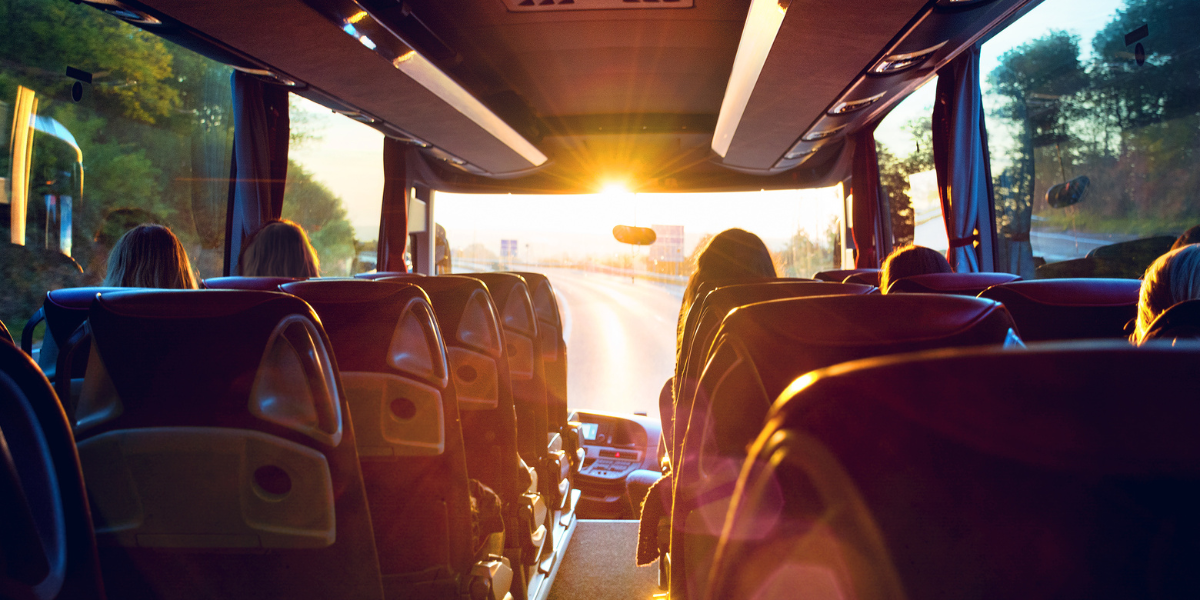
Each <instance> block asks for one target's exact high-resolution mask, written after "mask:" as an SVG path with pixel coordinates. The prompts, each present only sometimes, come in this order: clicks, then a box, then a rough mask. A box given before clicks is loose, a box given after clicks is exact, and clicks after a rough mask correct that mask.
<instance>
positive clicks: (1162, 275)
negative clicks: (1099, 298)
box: [1130, 244, 1200, 346]
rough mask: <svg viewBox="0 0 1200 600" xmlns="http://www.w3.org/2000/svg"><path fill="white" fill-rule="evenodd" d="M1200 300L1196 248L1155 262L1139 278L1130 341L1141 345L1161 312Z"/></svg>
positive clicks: (1198, 252) (1199, 247)
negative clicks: (1135, 314) (1184, 302)
mask: <svg viewBox="0 0 1200 600" xmlns="http://www.w3.org/2000/svg"><path fill="white" fill-rule="evenodd" d="M1198 298H1200V244H1189V245H1187V246H1183V247H1181V248H1176V249H1174V250H1172V251H1170V252H1168V253H1166V254H1164V255H1162V256H1160V257H1158V259H1156V260H1155V261H1154V262H1153V263H1151V264H1150V268H1148V269H1146V275H1145V276H1144V277H1143V278H1142V291H1141V294H1140V295H1139V297H1138V311H1137V323H1136V325H1135V327H1134V331H1133V335H1131V336H1130V341H1132V342H1133V343H1134V344H1137V345H1139V346H1140V345H1142V344H1143V343H1145V342H1146V341H1147V340H1146V335H1147V334H1148V333H1149V332H1150V325H1151V324H1153V323H1154V320H1155V319H1157V318H1158V316H1159V315H1161V314H1162V313H1163V312H1164V311H1166V310H1167V309H1168V308H1171V307H1172V306H1174V305H1176V304H1179V303H1180V302H1183V301H1185V300H1195V299H1198Z"/></svg>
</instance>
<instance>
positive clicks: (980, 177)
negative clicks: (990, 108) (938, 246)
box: [933, 45, 996, 273]
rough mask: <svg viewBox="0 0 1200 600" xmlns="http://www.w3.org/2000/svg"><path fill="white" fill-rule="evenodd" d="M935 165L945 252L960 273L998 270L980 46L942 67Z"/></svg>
mask: <svg viewBox="0 0 1200 600" xmlns="http://www.w3.org/2000/svg"><path fill="white" fill-rule="evenodd" d="M933 164H934V168H936V169H937V180H938V195H939V196H940V198H941V201H942V216H943V218H944V219H945V222H946V235H947V237H948V238H949V239H950V249H949V251H948V252H947V253H946V254H947V256H946V258H947V259H949V260H950V266H951V267H953V268H954V270H955V271H957V272H959V273H973V272H978V271H994V270H995V268H996V265H995V250H994V246H993V236H992V228H993V223H994V221H995V217H994V211H995V209H994V204H995V203H994V201H993V199H992V181H991V177H990V176H989V169H988V154H987V131H986V130H985V128H984V120H983V95H982V94H981V93H980V89H979V46H978V45H975V46H972V47H971V48H970V49H968V50H966V51H965V52H963V53H962V54H960V55H959V56H958V57H957V58H955V59H954V60H953V61H951V63H950V64H948V65H946V66H945V67H943V68H942V70H940V71H938V84H937V96H936V99H935V101H934V105H933Z"/></svg>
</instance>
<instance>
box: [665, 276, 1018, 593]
mask: <svg viewBox="0 0 1200 600" xmlns="http://www.w3.org/2000/svg"><path fill="white" fill-rule="evenodd" d="M1014 339H1015V336H1014V334H1013V322H1012V319H1011V318H1010V317H1009V316H1008V313H1007V312H1006V311H1005V310H1004V307H1003V306H1002V305H1000V304H999V303H998V302H994V301H991V300H983V299H980V298H964V297H960V296H951V295H932V294H921V295H916V294H910V295H874V294H869V295H858V296H820V297H812V298H795V299H787V300H773V301H769V302H760V303H757V304H750V305H747V306H742V307H740V308H738V309H737V310H735V311H733V312H732V313H730V314H729V315H728V316H727V317H726V318H725V320H724V321H723V322H722V324H721V327H720V330H719V331H718V332H717V336H716V339H715V341H714V343H713V347H712V350H711V351H710V352H709V359H708V363H707V365H706V366H705V369H704V373H703V375H702V376H701V379H700V382H699V386H698V388H697V390H696V392H695V394H694V395H693V402H692V410H691V418H690V420H689V422H688V424H687V429H686V433H685V434H684V438H683V440H682V444H681V445H680V450H679V455H678V457H677V458H678V460H677V463H676V471H675V478H676V482H675V493H674V505H673V516H672V521H671V532H672V533H671V535H672V538H671V555H672V557H671V558H672V569H673V571H675V572H677V573H678V574H677V575H676V576H673V577H672V581H671V584H672V589H673V590H676V589H679V588H678V587H676V586H687V587H686V589H688V590H689V592H688V597H689V598H694V597H695V596H696V594H694V593H693V592H694V590H695V589H696V586H697V585H701V584H702V581H703V577H704V574H706V573H707V560H708V559H709V558H711V551H712V549H713V546H714V544H715V541H716V536H717V535H718V534H719V533H720V526H721V522H722V519H723V517H722V516H720V515H723V514H724V511H725V508H726V506H727V504H726V501H727V499H728V498H729V496H730V494H731V493H732V483H733V481H734V480H735V479H736V477H737V472H738V470H739V469H740V467H741V464H742V461H743V459H744V457H745V453H746V448H747V446H748V444H749V443H750V442H752V441H753V440H754V438H755V437H756V436H757V435H758V432H759V431H760V430H761V429H762V426H763V421H764V417H765V416H766V414H767V410H768V409H769V408H770V406H771V403H772V402H774V401H775V398H777V397H778V396H779V394H780V393H782V392H783V391H784V388H785V387H786V386H787V385H788V384H789V383H791V382H792V381H793V380H794V379H796V378H797V377H799V376H801V375H803V374H805V373H807V372H809V371H812V370H814V369H819V368H822V367H827V366H830V365H834V364H838V363H842V362H846V361H850V360H856V359H860V358H867V357H872V356H882V355H887V354H898V353H903V352H912V351H916V350H923V349H929V348H947V347H962V346H978V345H1000V344H1005V343H1007V342H1009V341H1010V340H1014ZM676 431H679V428H678V427H677V428H676ZM697 578H699V579H697ZM672 595H674V594H672Z"/></svg>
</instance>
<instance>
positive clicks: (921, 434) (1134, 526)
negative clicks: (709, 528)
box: [702, 342, 1200, 600]
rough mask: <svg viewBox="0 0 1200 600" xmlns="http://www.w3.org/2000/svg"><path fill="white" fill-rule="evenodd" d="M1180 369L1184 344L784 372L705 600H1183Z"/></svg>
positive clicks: (1080, 346) (1187, 551)
mask: <svg viewBox="0 0 1200 600" xmlns="http://www.w3.org/2000/svg"><path fill="white" fill-rule="evenodd" d="M1197 364H1200V348H1198V347H1197V346H1196V345H1195V343H1188V344H1184V343H1181V344H1177V345H1176V347H1174V348H1172V347H1170V345H1169V344H1168V345H1157V344H1152V345H1150V346H1148V347H1143V348H1131V347H1129V346H1128V345H1127V344H1123V343H1120V342H1084V343H1079V342H1076V343H1073V344H1041V345H1037V346H1031V347H1030V348H1029V349H1027V350H1019V351H1007V352H1006V351H1000V350H996V349H982V348H980V349H969V350H962V349H957V350H949V351H945V350H944V351H929V352H922V353H920V354H912V355H905V356H896V357H887V358H881V359H870V360H863V361H858V362H854V363H848V364H842V365H838V366H836V367H831V368H828V369H824V370H821V371H817V372H814V373H810V374H808V375H806V376H804V377H801V378H800V379H797V380H796V381H795V382H794V383H792V385H791V386H789V387H788V389H787V391H786V392H785V393H784V394H783V395H782V396H781V397H780V399H779V401H778V402H776V403H775V405H774V406H773V407H772V410H771V414H770V416H769V417H768V422H767V425H766V427H765V428H764V429H763V430H762V432H761V433H760V434H759V435H758V437H757V440H756V441H755V442H754V444H753V447H752V449H751V451H750V456H749V458H748V460H747V463H746V469H744V470H743V471H742V474H741V477H740V481H739V482H738V496H737V497H736V498H735V499H734V501H733V504H734V506H735V509H734V511H733V512H732V513H731V514H730V516H729V521H728V522H727V523H726V525H725V529H724V534H723V536H722V539H721V541H720V546H719V549H718V557H717V559H716V562H715V566H714V569H713V571H712V579H711V580H710V582H711V584H710V585H709V586H707V589H706V594H705V596H704V597H703V599H702V600H715V599H718V598H719V599H721V600H750V599H751V598H754V599H755V600H773V599H776V598H791V597H793V594H794V590H795V589H796V588H797V586H801V585H807V586H810V587H811V586H813V585H814V584H819V585H823V586H824V589H826V590H828V589H831V588H833V587H836V588H837V589H838V590H839V591H840V597H843V598H846V597H849V598H903V597H908V598H951V597H953V598H979V599H981V600H989V599H999V598H1034V599H1048V598H1113V599H1115V598H1148V597H1154V598H1192V597H1197V596H1200V579H1198V578H1197V577H1196V576H1195V570H1194V568H1193V565H1194V564H1195V563H1196V561H1197V559H1200V543H1198V542H1197V537H1196V532H1197V531H1200V513H1197V512H1196V510H1195V507H1196V506H1197V504H1200V446H1197V445H1196V443H1195V438H1196V433H1195V432H1196V431H1197V430H1198V429H1200V404H1197V403H1196V402H1195V401H1194V398H1195V378H1194V375H1193V374H1194V372H1195V369H1196V365H1197ZM1130 373H1146V374H1153V376H1149V377H1130V376H1129V374H1130Z"/></svg>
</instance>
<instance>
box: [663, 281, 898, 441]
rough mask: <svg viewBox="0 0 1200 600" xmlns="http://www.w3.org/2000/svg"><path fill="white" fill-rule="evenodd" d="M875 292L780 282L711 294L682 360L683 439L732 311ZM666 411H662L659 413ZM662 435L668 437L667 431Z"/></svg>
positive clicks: (820, 283) (745, 285) (680, 406)
mask: <svg viewBox="0 0 1200 600" xmlns="http://www.w3.org/2000/svg"><path fill="white" fill-rule="evenodd" d="M873 291H875V288H873V287H871V286H868V285H859V284H843V283H826V282H823V281H811V280H793V279H778V280H770V281H765V282H762V283H743V284H734V285H726V286H721V287H718V288H717V289H715V290H713V291H711V292H709V293H708V295H707V296H705V297H704V300H703V302H702V304H701V306H700V307H699V318H698V319H697V322H696V329H695V331H694V332H693V334H692V341H691V347H690V348H688V349H687V352H686V354H683V356H681V358H680V360H681V361H683V363H684V364H683V368H682V371H683V377H684V385H682V386H680V388H679V389H680V394H679V396H678V401H677V403H676V404H677V405H676V406H675V407H674V411H673V414H675V415H676V417H677V418H679V419H680V420H681V421H682V423H681V424H680V429H679V434H680V437H681V438H682V433H683V427H685V426H686V425H687V421H688V415H690V414H691V393H692V392H694V391H695V389H696V382H697V381H699V379H700V373H701V371H703V369H704V364H705V362H706V359H707V358H708V351H709V350H710V349H711V348H712V342H713V338H714V337H716V334H717V329H718V328H719V327H720V325H721V322H722V321H723V320H724V319H725V316H726V315H727V314H729V311H731V310H733V309H735V308H737V307H739V306H744V305H746V304H753V303H756V302H764V301H767V300H778V299H781V298H804V297H809V296H836V295H859V294H869V293H871V292H873ZM663 408H664V407H660V412H661V410H662V409H663ZM668 418H670V417H668ZM665 425H666V424H665V423H664V426H665ZM663 431H664V433H666V431H667V430H666V428H665V427H664V430H663ZM674 433H675V432H674V431H672V432H670V433H667V434H666V435H667V441H668V442H669V443H668V445H667V448H668V450H669V452H670V455H671V456H674V455H675V452H677V451H678V445H677V442H676V441H675V438H674V435H673V434H674Z"/></svg>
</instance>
